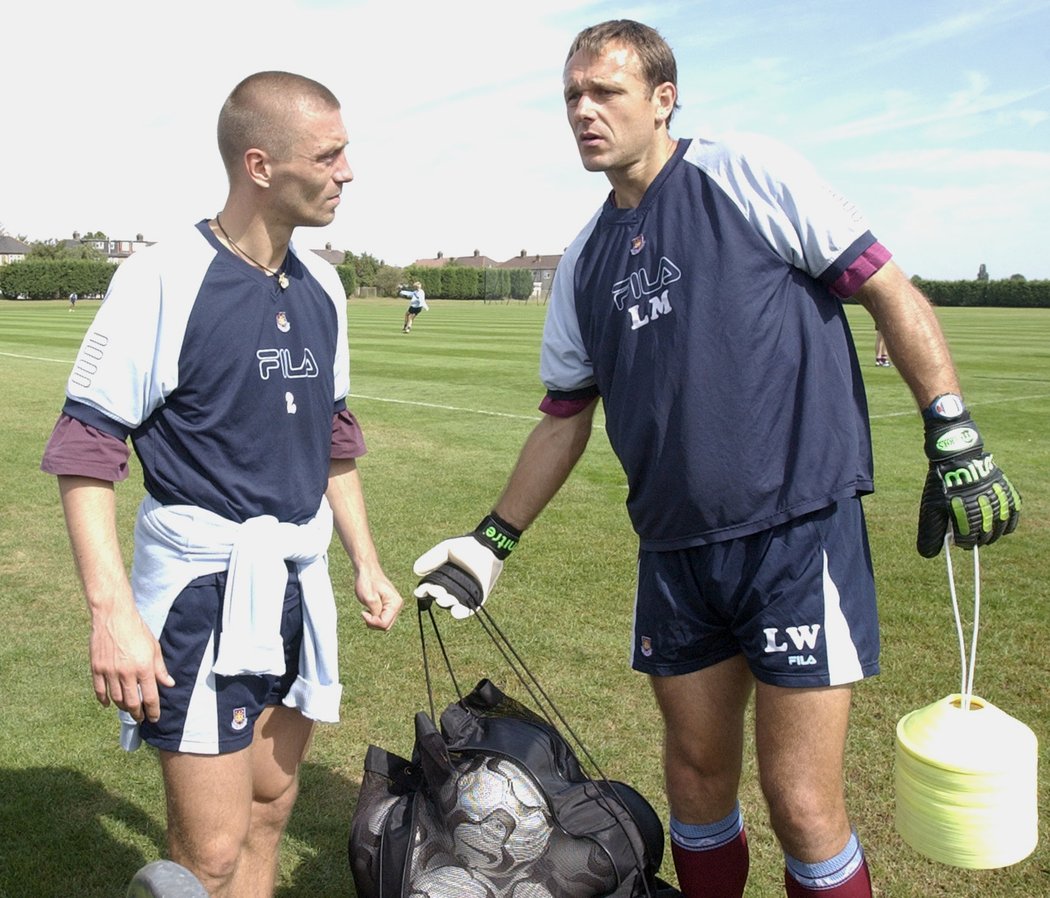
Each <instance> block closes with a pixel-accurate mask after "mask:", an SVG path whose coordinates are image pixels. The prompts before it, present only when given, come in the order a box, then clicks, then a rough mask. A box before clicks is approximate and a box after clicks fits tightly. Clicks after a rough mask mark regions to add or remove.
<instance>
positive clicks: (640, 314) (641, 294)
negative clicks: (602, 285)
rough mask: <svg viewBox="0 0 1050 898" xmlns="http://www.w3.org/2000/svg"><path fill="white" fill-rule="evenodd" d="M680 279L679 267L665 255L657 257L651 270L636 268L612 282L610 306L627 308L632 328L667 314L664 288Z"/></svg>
mask: <svg viewBox="0 0 1050 898" xmlns="http://www.w3.org/2000/svg"><path fill="white" fill-rule="evenodd" d="M681 279H682V270H681V269H680V268H679V267H678V266H677V265H675V264H674V262H672V261H671V260H670V259H668V258H667V256H661V257H660V261H659V262H657V263H656V266H655V269H654V270H652V271H650V270H648V269H646V268H640V269H638V270H637V271H632V272H631V273H630V274H629V275H628V276H627V277H626V278H624V279H623V280H622V281H617V282H616V283H615V284H613V288H612V301H613V305H614V306H616V308H617V309H619V310H620V311H621V312H622V311H623V310H624V306H626V307H627V313H628V314H629V315H630V316H631V330H633V331H636V330H638V329H639V328H641V327H645V326H646V325H647V324H649V322H650V321H655V320H656V319H657V318H659V317H661V316H662V315H669V314H670V313H671V311H672V309H671V301H670V299H669V298H668V290H667V287H668V285H669V284H673V283H674V282H675V281H679V280H681Z"/></svg>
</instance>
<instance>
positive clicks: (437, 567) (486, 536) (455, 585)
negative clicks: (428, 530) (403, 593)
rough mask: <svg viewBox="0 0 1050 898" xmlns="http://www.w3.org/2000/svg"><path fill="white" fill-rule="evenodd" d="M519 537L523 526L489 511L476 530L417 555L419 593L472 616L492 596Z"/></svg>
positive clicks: (415, 568)
mask: <svg viewBox="0 0 1050 898" xmlns="http://www.w3.org/2000/svg"><path fill="white" fill-rule="evenodd" d="M519 539H521V531H520V530H518V529H516V528H515V527H512V526H511V525H510V524H508V523H507V522H506V521H504V520H503V519H502V518H499V517H497V516H496V515H494V514H490V515H487V516H486V517H485V518H484V520H482V522H481V523H480V524H478V526H477V528H476V529H475V530H474V532H473V533H468V534H466V536H457V537H455V538H453V539H446V540H444V541H443V542H440V543H438V544H437V545H436V546H434V548H432V549H429V550H428V551H426V552H424V553H423V554H422V555H420V556H419V558H417V559H416V563H415V564H414V565H413V566H412V570H413V571H414V572H415V574H416V576H418V577H422V578H423V579H422V580H420V581H419V585H418V586H416V588H415V591H414V595H415V597H416V598H417V599H422V600H427V599H432V600H433V601H435V602H437V604H438V606H439V607H441V608H447V609H448V610H449V613H450V614H451V615H452V616H453V617H454V618H457V619H462V618H465V617H470V615H472V614H473V613H474V612H475V611H477V610H478V608H480V607H481V606H482V605H483V604H484V603H485V599H487V598H488V597H489V593H490V592H491V591H492V587H493V586H495V585H496V580H497V579H498V578H499V575H500V572H501V571H502V570H503V562H504V560H505V559H506V558H507V556H508V555H510V553H511V550H513V548H514V547H515V546H516V545H517V544H518V540H519Z"/></svg>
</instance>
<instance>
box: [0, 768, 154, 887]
mask: <svg viewBox="0 0 1050 898" xmlns="http://www.w3.org/2000/svg"><path fill="white" fill-rule="evenodd" d="M0 795H2V796H3V797H2V799H0V832H2V833H4V836H3V838H0V896H3V898H30V896H31V898H68V896H70V895H77V896H80V898H117V896H122V895H124V893H125V892H126V890H127V885H128V883H129V882H130V881H131V877H132V876H134V875H135V871H136V870H138V869H139V868H140V867H141V866H142V865H143V864H145V863H146V862H147V859H146V857H144V855H143V852H142V851H140V850H139V849H137V848H135V847H134V845H132V844H130V843H131V840H130V839H128V838H126V837H122V835H123V833H122V831H125V832H131V833H134V834H141V836H144V837H145V839H147V840H148V841H149V842H152V843H153V845H154V846H155V851H156V852H159V851H161V849H162V846H163V845H164V832H163V830H162V829H161V828H160V827H158V826H157V825H156V823H155V821H154V820H153V819H152V818H151V817H149V816H148V815H147V814H146V813H145V812H144V811H143V810H142V809H141V808H139V807H137V806H136V805H134V804H132V803H130V802H128V801H126V800H125V799H123V798H118V797H116V796H114V795H113V794H112V793H111V792H109V791H108V790H107V789H106V788H105V787H104V786H102V785H101V784H100V783H98V782H96V781H95V780H92V779H90V778H89V777H86V776H85V775H84V774H83V773H81V772H80V771H78V770H73V769H70V768H68V767H29V768H25V767H23V768H18V769H0Z"/></svg>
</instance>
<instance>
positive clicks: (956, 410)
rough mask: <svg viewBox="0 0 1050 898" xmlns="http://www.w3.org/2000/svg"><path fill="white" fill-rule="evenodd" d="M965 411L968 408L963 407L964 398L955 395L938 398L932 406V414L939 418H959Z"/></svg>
mask: <svg viewBox="0 0 1050 898" xmlns="http://www.w3.org/2000/svg"><path fill="white" fill-rule="evenodd" d="M964 411H966V406H964V405H963V401H962V398H961V397H959V396H956V395H955V394H954V393H945V394H944V395H943V396H938V397H937V398H936V399H934V400H933V403H932V405H930V412H931V413H932V414H934V415H936V416H937V417H938V418H958V417H959V415H961V414H962V413H963V412H964Z"/></svg>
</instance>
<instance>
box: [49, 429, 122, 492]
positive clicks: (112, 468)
mask: <svg viewBox="0 0 1050 898" xmlns="http://www.w3.org/2000/svg"><path fill="white" fill-rule="evenodd" d="M130 457H131V450H130V449H129V448H128V444H127V443H125V442H124V441H123V440H121V439H118V438H117V437H115V436H113V435H112V434H108V433H104V432H103V431H101V430H99V429H98V428H96V427H92V426H91V425H90V424H84V423H83V422H82V421H78V420H77V419H76V418H71V417H70V416H69V415H66V414H63V415H60V416H59V419H58V421H57V422H56V424H55V429H54V430H53V431H51V436H50V438H49V439H48V441H47V446H45V447H44V456H43V458H42V459H41V460H40V470H41V471H43V472H44V473H46V474H61V475H69V476H73V477H93V478H94V479H96V480H106V481H109V482H110V483H117V482H118V481H121V480H126V479H127V477H128V459H129V458H130Z"/></svg>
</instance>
